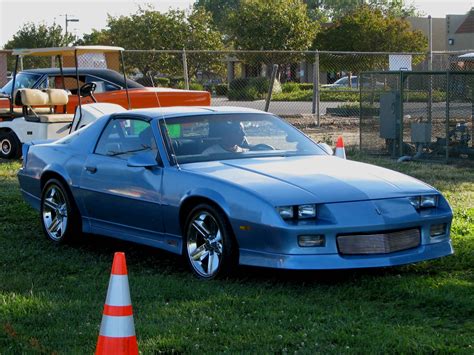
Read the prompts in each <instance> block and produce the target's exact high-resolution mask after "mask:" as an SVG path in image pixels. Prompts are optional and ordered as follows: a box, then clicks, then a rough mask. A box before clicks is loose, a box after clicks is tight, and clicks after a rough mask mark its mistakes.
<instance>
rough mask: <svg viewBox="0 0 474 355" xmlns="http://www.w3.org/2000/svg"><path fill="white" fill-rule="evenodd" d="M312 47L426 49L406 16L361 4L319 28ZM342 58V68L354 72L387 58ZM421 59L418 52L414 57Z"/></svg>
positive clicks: (349, 49)
mask: <svg viewBox="0 0 474 355" xmlns="http://www.w3.org/2000/svg"><path fill="white" fill-rule="evenodd" d="M314 48H317V49H320V50H329V51H355V52H424V51H426V50H427V39H426V37H425V36H424V35H423V33H422V32H421V31H413V30H412V29H411V27H410V23H409V22H408V21H407V20H405V19H403V18H397V17H395V16H393V15H386V14H384V13H383V12H382V11H381V10H374V9H373V8H371V7H370V6H369V5H362V6H359V7H358V8H356V9H355V10H354V11H353V12H352V13H349V14H347V15H346V16H343V17H342V18H340V19H339V20H338V21H336V22H335V23H334V25H333V26H331V27H329V28H327V29H326V30H324V31H322V32H320V33H319V34H318V36H317V37H316V40H315V42H314ZM345 58H346V61H345V62H340V65H345V68H344V70H352V71H355V72H358V71H361V70H368V69H376V68H377V67H379V68H383V67H384V66H386V61H387V58H386V56H384V57H383V58H381V57H380V56H377V57H376V56H365V57H358V60H354V58H350V57H348V56H346V57H345ZM422 59H423V58H422V57H421V56H420V57H417V58H416V60H418V61H420V60H422ZM333 60H334V58H333ZM341 60H342V59H341ZM322 65H324V64H323V63H322ZM327 65H328V64H327V63H326V68H327Z"/></svg>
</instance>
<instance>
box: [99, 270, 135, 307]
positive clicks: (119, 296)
mask: <svg viewBox="0 0 474 355" xmlns="http://www.w3.org/2000/svg"><path fill="white" fill-rule="evenodd" d="M105 304H108V305H109V306H130V305H131V304H132V301H131V299H130V289H129V287H128V276H127V275H110V281H109V288H108V289H107V298H106V300H105Z"/></svg>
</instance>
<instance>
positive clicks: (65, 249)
mask: <svg viewBox="0 0 474 355" xmlns="http://www.w3.org/2000/svg"><path fill="white" fill-rule="evenodd" d="M355 158H356V159H360V160H365V161H370V162H374V163H377V164H379V165H383V166H387V167H390V168H394V169H396V170H400V171H402V172H405V173H408V174H410V175H413V176H415V177H417V178H420V179H422V180H424V181H427V182H428V183H430V184H432V185H434V186H435V187H437V188H438V189H440V190H441V191H442V192H443V193H444V194H445V196H446V197H447V198H448V200H449V201H450V203H451V205H452V207H453V208H454V212H455V219H454V224H453V229H452V237H453V243H454V247H455V251H456V254H455V255H454V256H451V257H447V258H444V259H441V260H436V261H430V262H424V263H419V264H416V265H411V266H403V267H396V268H390V269H375V270H359V271H339V272H280V271H276V270H264V269H255V268H241V269H240V270H239V273H238V276H236V277H234V278H232V279H229V280H223V281H222V280H219V281H212V282H200V281H198V280H196V279H195V278H194V277H193V276H192V275H191V273H190V272H189V271H188V270H187V268H186V267H184V266H183V265H184V264H183V263H182V262H181V259H180V258H179V257H176V256H173V255H170V254H168V253H165V252H161V251H159V250H155V249H151V248H147V247H141V246H137V245H133V244H129V243H124V242H119V241H114V240H111V239H106V238H99V237H96V236H90V237H88V238H86V239H85V240H84V241H83V242H81V243H79V244H76V245H73V246H60V247H57V246H54V245H52V244H51V243H49V242H48V241H47V240H46V238H45V237H43V235H42V233H41V231H40V224H39V217H38V214H37V212H35V211H33V210H32V209H31V208H30V207H28V206H27V205H26V204H25V203H24V202H23V200H22V198H21V196H20V193H19V190H18V183H17V180H16V176H15V174H16V171H17V169H18V168H19V166H20V164H19V163H17V162H15V163H1V164H0V210H1V213H0V353H20V352H27V353H31V352H35V353H41V352H45V353H53V352H56V353H92V352H93V351H94V348H95V343H96V340H97V335H98V331H99V325H100V320H101V316H102V308H103V303H104V300H105V293H106V289H107V283H108V278H109V274H110V267H111V262H112V256H113V252H114V251H125V252H126V255H127V263H128V267H129V278H130V286H131V295H132V303H133V307H134V316H135V327H136V331H137V337H138V341H139V348H140V350H141V351H142V352H143V353H157V352H167V353H170V352H196V353H197V352H205V353H209V352H243V351H245V352H251V353H261V352H266V353H268V352H291V353H293V352H301V353H316V352H320V353H354V352H356V353H380V352H384V353H400V352H401V353H433V352H440V353H445V352H461V353H473V352H474V169H472V167H471V168H466V167H455V166H447V165H434V164H420V163H406V164H404V165H398V164H396V163H393V162H391V161H388V160H377V159H368V158H363V157H355Z"/></svg>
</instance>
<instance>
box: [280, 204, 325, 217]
mask: <svg viewBox="0 0 474 355" xmlns="http://www.w3.org/2000/svg"><path fill="white" fill-rule="evenodd" d="M276 210H277V212H278V213H279V214H280V216H281V218H283V219H285V220H288V219H308V218H315V217H316V205H299V206H281V207H277V208H276Z"/></svg>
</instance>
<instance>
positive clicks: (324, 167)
mask: <svg viewBox="0 0 474 355" xmlns="http://www.w3.org/2000/svg"><path fill="white" fill-rule="evenodd" d="M186 165H187V166H186V167H183V168H184V169H185V170H191V171H193V172H194V173H198V174H204V175H208V176H209V177H212V178H214V179H219V180H224V181H226V182H228V183H231V184H233V185H238V186H240V187H241V188H243V189H245V190H247V191H251V192H252V193H254V194H256V195H259V196H261V197H262V198H264V199H266V200H268V201H269V202H270V203H272V204H273V205H275V206H277V205H286V204H290V205H291V204H298V203H335V202H348V201H363V200H371V199H383V198H397V197H404V196H410V195H416V194H422V193H434V192H437V191H436V190H435V189H433V188H432V187H431V186H429V185H427V184H425V183H423V182H421V181H419V180H416V179H414V178H412V177H409V176H407V175H403V174H401V173H398V172H395V171H392V170H388V169H384V168H380V167H377V166H374V165H369V164H364V163H359V162H355V161H350V160H344V159H341V158H337V157H332V156H309V157H308V156H306V157H275V158H268V157H267V158H253V159H236V160H222V161H218V162H207V163H194V164H186Z"/></svg>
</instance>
